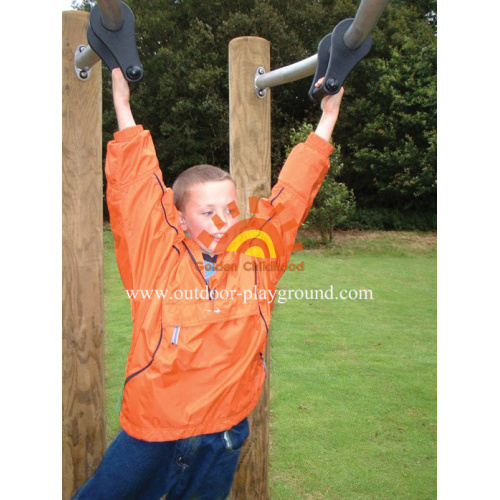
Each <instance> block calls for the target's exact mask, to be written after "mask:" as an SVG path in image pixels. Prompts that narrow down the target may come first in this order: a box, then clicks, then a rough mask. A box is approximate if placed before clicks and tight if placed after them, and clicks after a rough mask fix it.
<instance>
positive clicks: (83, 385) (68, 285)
mask: <svg viewBox="0 0 500 500" xmlns="http://www.w3.org/2000/svg"><path fill="white" fill-rule="evenodd" d="M62 15H63V22H62V28H63V33H62V134H63V136H62V148H63V151H62V160H63V165H62V168H63V175H62V209H63V213H62V223H63V228H62V235H63V241H62V244H63V248H62V250H63V251H62V265H63V282H62V299H63V304H62V309H63V311H62V355H63V359H62V363H63V370H62V376H63V380H62V390H63V392H62V402H63V408H62V410H63V416H62V424H63V425H62V434H63V435H62V445H63V450H62V451H63V456H62V460H63V471H62V472H63V499H67V498H71V496H72V495H73V493H74V492H75V491H76V490H77V488H78V487H79V486H80V485H81V484H82V483H83V482H85V480H86V479H87V478H88V477H90V475H91V474H92V473H93V472H94V470H95V469H96V467H97V465H98V464H99V462H100V460H101V458H102V456H103V454H104V451H105V449H106V432H105V404H104V343H103V327H102V325H103V284H102V251H103V250H102V246H103V243H102V203H103V201H102V159H101V151H102V131H101V128H102V127H101V115H102V77H101V63H99V64H97V65H95V66H94V67H93V68H92V72H91V76H90V78H89V80H88V81H85V82H82V81H80V80H78V78H77V77H76V75H75V72H74V70H73V55H74V52H75V50H76V48H77V46H78V45H80V44H86V43H87V39H86V34H85V33H86V29H87V24H88V13H86V12H76V11H65V12H63V13H62Z"/></svg>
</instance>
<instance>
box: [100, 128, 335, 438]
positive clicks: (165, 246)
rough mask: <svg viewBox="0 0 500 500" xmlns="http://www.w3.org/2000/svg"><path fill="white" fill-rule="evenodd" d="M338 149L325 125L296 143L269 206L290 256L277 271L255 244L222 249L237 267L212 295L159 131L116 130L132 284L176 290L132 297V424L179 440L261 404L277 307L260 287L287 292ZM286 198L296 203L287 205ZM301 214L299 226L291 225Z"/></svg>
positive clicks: (115, 219)
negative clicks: (178, 204)
mask: <svg viewBox="0 0 500 500" xmlns="http://www.w3.org/2000/svg"><path fill="white" fill-rule="evenodd" d="M332 151H333V147H332V146H331V145H330V144H329V143H327V142H326V141H324V140H323V139H321V138H320V137H319V136H317V135H315V134H311V135H310V136H309V137H308V139H307V141H306V142H305V143H302V144H299V145H298V146H296V147H295V148H294V149H293V151H292V152H291V153H290V156H289V158H288V160H287V162H286V163H285V166H284V167H283V170H282V172H281V174H280V176H279V179H278V182H277V184H276V186H274V188H273V190H272V195H271V196H270V198H269V199H261V200H259V203H258V215H259V216H260V217H263V218H266V220H267V219H269V223H270V224H272V225H273V228H274V229H275V232H276V231H277V234H279V235H280V237H281V238H282V243H283V247H284V248H285V249H286V252H285V254H283V255H280V256H278V257H277V259H276V265H275V266H274V267H273V266H268V267H269V268H270V269H269V270H266V269H258V270H256V269H255V268H254V267H255V266H253V265H252V263H255V262H256V261H259V260H262V259H258V258H257V257H252V256H250V255H246V254H244V253H239V252H234V251H227V252H225V253H223V254H221V255H218V258H217V264H222V265H224V264H227V266H226V268H227V269H228V270H226V271H224V270H220V271H217V272H216V273H215V274H214V275H212V276H210V278H209V282H208V288H209V289H210V290H212V291H214V292H213V293H215V291H217V292H218V294H217V295H216V296H215V298H213V299H211V298H210V297H209V296H208V294H207V292H206V283H205V280H204V275H203V270H199V269H198V267H197V265H196V263H197V262H201V263H203V257H202V254H201V249H200V247H199V246H198V245H197V244H196V243H194V242H193V241H192V240H191V239H190V238H188V237H186V236H185V235H184V233H183V231H182V230H181V229H180V227H179V215H178V212H177V210H176V208H175V206H174V203H173V192H172V190H171V189H170V188H166V187H165V185H164V184H163V181H162V174H161V171H160V168H159V166H158V160H157V157H156V153H155V149H154V146H153V142H152V139H151V136H150V133H149V132H148V131H146V130H143V128H142V126H141V125H137V126H135V127H132V128H128V129H124V130H122V131H119V132H117V133H115V136H114V140H113V141H111V142H110V143H109V144H108V153H107V158H106V168H105V172H106V177H107V180H108V187H107V203H108V207H109V214H110V219H111V227H112V230H113V234H114V238H115V252H116V259H117V262H118V267H119V269H120V274H121V277H122V280H123V284H124V285H125V289H126V290H136V291H137V290H163V291H167V290H168V293H165V298H162V297H161V294H158V295H155V294H153V296H152V297H151V298H147V297H146V298H143V297H142V296H141V295H140V294H138V296H136V298H135V299H134V298H131V310H132V319H133V325H134V326H133V332H132V341H131V347H130V352H129V356H128V361H127V366H126V370H125V386H124V393H123V400H122V409H121V413H120V423H121V426H122V428H123V429H124V430H125V431H126V432H127V433H129V434H130V435H132V436H134V437H136V438H138V439H143V440H146V441H169V440H174V439H179V438H186V437H189V436H195V435H198V434H206V433H212V432H218V431H222V430H225V429H228V428H230V427H231V426H233V425H235V424H236V423H238V422H240V421H241V420H242V419H243V418H244V417H246V416H247V415H248V414H249V413H250V412H251V411H252V409H253V408H254V406H255V405H256V403H257V401H258V399H259V396H260V393H261V389H262V385H263V382H264V378H265V367H264V364H263V354H262V353H263V351H264V348H265V345H266V338H267V333H268V329H269V323H270V320H271V309H272V305H273V304H272V302H270V300H269V297H270V295H268V294H266V295H265V296H264V295H263V293H264V294H265V293H266V292H263V293H259V291H262V290H271V291H273V292H274V291H275V285H276V282H277V281H278V279H279V278H280V276H281V274H282V272H283V271H282V268H283V266H282V265H283V264H286V263H287V262H288V259H289V257H290V253H291V246H292V244H293V242H294V240H295V236H296V233H297V229H298V226H299V225H300V224H301V223H302V222H303V221H304V219H305V218H306V216H307V213H308V212H309V210H310V208H311V205H312V202H313V199H314V196H315V195H316V193H317V191H318V189H319V187H320V185H321V182H322V180H323V177H324V176H325V174H326V172H327V171H328V167H329V165H330V162H329V158H328V157H329V155H330V154H331V152H332ZM278 204H283V205H284V206H283V207H281V208H282V209H283V208H284V210H280V211H279V214H278V213H277V210H275V208H276V206H277V205H278ZM292 218H293V219H295V221H296V224H295V225H294V226H295V227H292V228H291V227H290V224H288V225H287V226H286V227H285V229H286V230H283V225H284V223H285V222H287V221H290V219H292ZM188 290H190V291H191V296H188V292H187V291H188ZM203 290H205V292H204V294H203V293H202V291H203ZM248 290H251V291H253V293H252V294H251V297H250V292H248ZM176 291H177V293H175V292H176ZM223 291H225V292H224V293H220V292H223ZM230 292H231V294H230ZM196 297H198V298H197V299H196Z"/></svg>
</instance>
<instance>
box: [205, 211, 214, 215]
mask: <svg viewBox="0 0 500 500" xmlns="http://www.w3.org/2000/svg"><path fill="white" fill-rule="evenodd" d="M212 214H213V212H212V211H210V210H209V211H208V212H203V215H212Z"/></svg>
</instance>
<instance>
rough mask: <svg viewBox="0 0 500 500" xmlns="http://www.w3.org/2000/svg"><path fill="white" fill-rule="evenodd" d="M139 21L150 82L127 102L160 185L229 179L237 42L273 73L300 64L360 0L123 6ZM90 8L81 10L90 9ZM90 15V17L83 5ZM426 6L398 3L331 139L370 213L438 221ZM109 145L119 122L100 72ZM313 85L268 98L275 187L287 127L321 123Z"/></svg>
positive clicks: (343, 177) (431, 44)
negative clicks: (200, 167)
mask: <svg viewBox="0 0 500 500" xmlns="http://www.w3.org/2000/svg"><path fill="white" fill-rule="evenodd" d="M127 3H128V4H129V5H130V7H131V9H132V11H133V12H134V14H135V17H136V36H137V44H138V50H139V55H140V57H141V61H142V64H143V66H144V69H145V76H144V79H143V81H141V82H140V84H139V85H138V86H137V88H136V89H135V90H134V91H133V93H132V106H133V109H134V114H135V117H136V120H137V122H138V123H143V124H144V125H145V126H146V127H147V128H149V129H150V130H151V132H152V134H153V137H154V140H155V144H156V149H157V153H158V157H159V160H160V165H161V168H162V170H163V173H164V178H165V182H166V183H167V185H170V184H171V183H172V182H173V180H174V178H175V177H176V176H177V175H178V174H179V172H181V171H182V170H184V169H185V168H187V167H189V166H191V165H194V164H198V163H211V164H214V165H218V166H220V167H222V168H225V169H228V166H229V146H228V135H229V118H228V73H227V62H228V44H229V42H230V40H231V39H232V38H235V37H238V36H261V37H264V38H266V39H268V40H269V41H270V42H271V64H272V68H271V69H275V68H278V67H282V66H285V65H287V64H291V63H293V62H296V61H299V60H302V59H304V58H306V57H308V56H310V55H312V54H314V53H315V52H316V50H317V44H318V42H319V41H320V40H321V39H322V38H323V36H324V35H325V34H326V33H328V32H329V31H331V30H332V29H333V28H334V27H335V25H336V24H337V23H338V22H340V21H341V20H342V19H345V18H348V17H353V16H354V14H355V13H356V10H357V8H358V5H359V2H358V0H286V1H285V0H213V1H210V2H199V1H195V0H127ZM88 4H89V0H85V1H84V2H83V7H82V8H87V7H88ZM85 6H87V7H85ZM436 12H437V7H436V2H435V1H429V0H418V1H414V0H411V1H410V0H392V1H391V3H390V4H389V5H388V7H387V9H386V11H385V12H384V14H383V15H382V17H381V19H380V21H379V24H378V26H377V28H376V29H375V31H374V33H373V47H372V50H371V52H370V54H368V56H367V57H366V58H365V59H364V60H363V61H361V63H360V64H359V65H358V66H357V67H356V68H355V69H354V70H353V72H352V73H351V75H350V76H349V78H348V79H347V81H346V83H345V89H346V92H345V97H344V103H343V106H342V110H341V115H340V119H339V123H338V124H337V128H336V131H335V136H336V140H337V141H338V142H339V143H341V144H342V146H343V148H342V162H343V163H344V165H345V168H344V169H343V171H342V173H341V174H340V177H339V181H342V182H343V183H345V184H346V185H347V186H348V188H349V189H353V190H354V192H355V194H356V200H357V203H358V205H359V206H360V207H363V208H378V207H379V208H381V207H382V208H383V207H385V208H388V209H398V210H421V211H433V210H435V206H436V121H437V118H436V27H437V15H436ZM104 81H105V89H104V106H103V107H104V110H105V112H104V122H103V126H104V139H105V140H109V139H111V137H112V133H113V131H114V130H115V127H116V122H115V118H114V113H113V110H112V102H111V94H110V88H109V81H110V78H109V75H108V74H105V78H104ZM310 84H311V79H310V78H307V79H303V80H300V81H297V82H293V83H291V84H287V85H283V86H280V87H275V88H273V89H272V92H271V94H272V128H273V134H272V144H271V154H272V164H273V171H272V179H273V181H274V180H276V178H277V174H278V173H279V170H280V169H281V166H282V164H283V162H284V159H285V155H286V146H287V145H288V144H289V135H290V130H291V129H292V128H295V129H298V127H299V126H300V124H301V123H303V122H308V123H315V122H316V121H317V119H318V116H319V110H318V106H317V105H315V104H312V103H311V102H309V100H308V98H307V91H308V89H309V86H310Z"/></svg>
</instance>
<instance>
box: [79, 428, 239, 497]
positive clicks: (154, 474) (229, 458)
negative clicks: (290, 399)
mask: <svg viewBox="0 0 500 500" xmlns="http://www.w3.org/2000/svg"><path fill="white" fill-rule="evenodd" d="M248 433H249V428H248V421H247V419H246V418H245V419H244V420H243V421H242V422H240V423H239V424H238V425H235V426H234V427H232V428H231V429H229V430H227V431H223V432H216V433H214V434H203V435H201V436H194V437H191V438H186V439H179V440H177V441H164V442H148V441H142V440H140V439H135V438H133V437H132V436H129V435H128V434H127V433H126V432H125V431H123V430H122V431H120V432H119V433H118V435H117V436H116V438H115V439H114V440H113V442H112V443H111V444H110V445H109V447H108V449H107V450H106V453H105V455H104V458H103V459H102V462H101V464H100V465H99V467H98V468H97V471H96V472H95V474H94V475H93V476H92V477H91V478H90V479H89V480H88V481H87V482H86V483H85V484H84V485H83V486H82V487H81V488H80V489H79V490H78V491H77V492H76V495H75V496H74V497H73V500H84V499H89V500H100V499H103V500H104V499H105V500H129V499H130V500H146V499H147V500H159V499H160V498H161V497H162V496H163V495H168V500H194V499H196V500H225V499H226V497H227V496H228V495H229V491H230V489H231V484H232V482H233V478H234V474H235V472H236V466H237V465H238V458H239V455H240V449H241V446H242V445H243V442H244V441H245V439H246V438H247V437H248Z"/></svg>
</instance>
